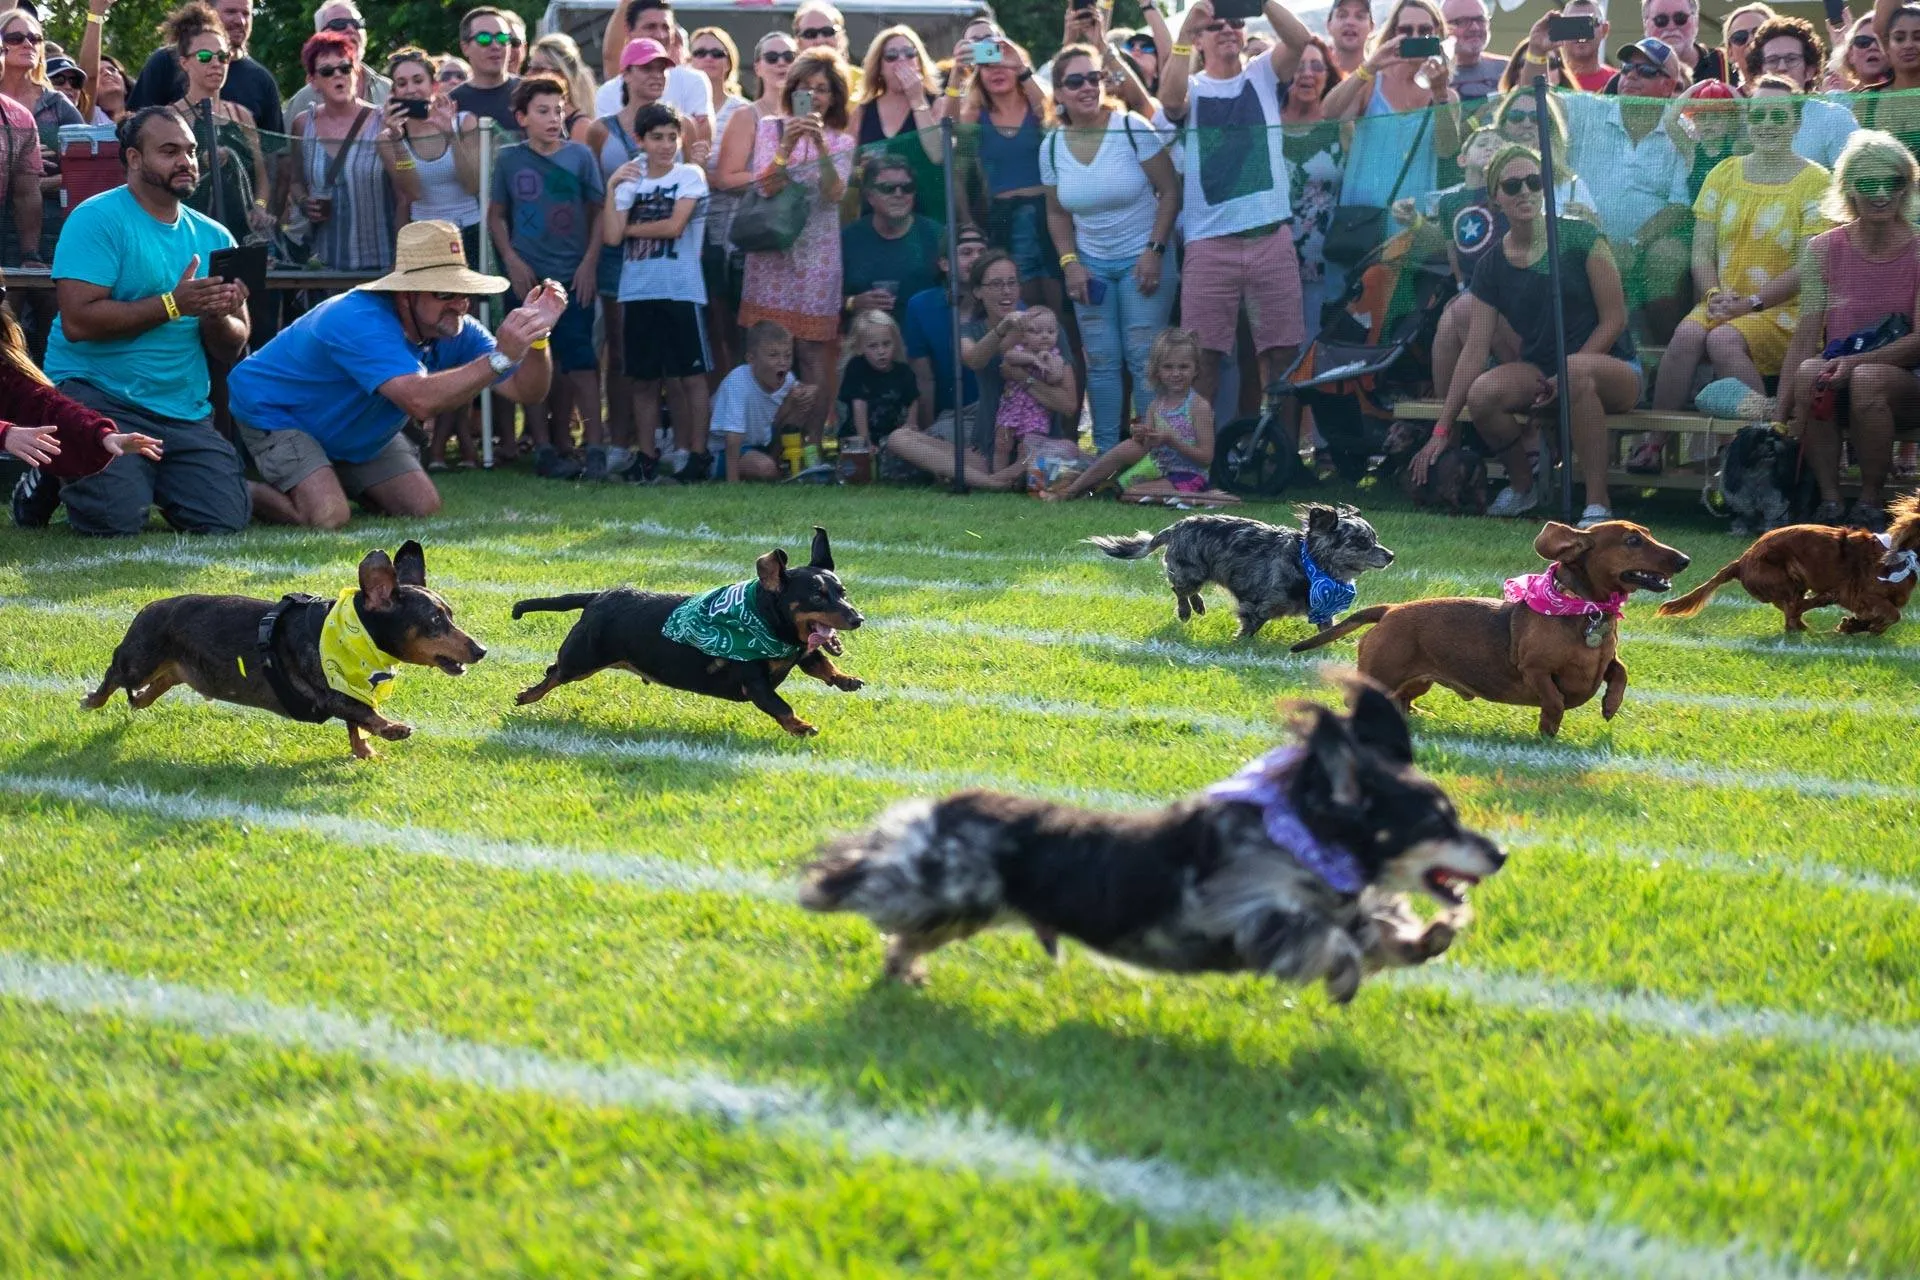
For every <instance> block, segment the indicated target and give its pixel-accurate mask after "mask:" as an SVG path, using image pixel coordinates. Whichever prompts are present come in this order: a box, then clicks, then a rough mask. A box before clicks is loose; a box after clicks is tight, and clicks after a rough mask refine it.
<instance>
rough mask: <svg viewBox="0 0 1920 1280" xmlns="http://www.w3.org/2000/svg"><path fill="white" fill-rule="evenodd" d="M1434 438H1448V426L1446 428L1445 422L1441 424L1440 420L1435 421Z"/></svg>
mask: <svg viewBox="0 0 1920 1280" xmlns="http://www.w3.org/2000/svg"><path fill="white" fill-rule="evenodd" d="M1433 438H1434V439H1435V440H1445V439H1446V438H1447V428H1446V426H1445V425H1443V424H1441V423H1438V422H1436V423H1434V424H1433Z"/></svg>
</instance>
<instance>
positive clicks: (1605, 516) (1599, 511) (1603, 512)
mask: <svg viewBox="0 0 1920 1280" xmlns="http://www.w3.org/2000/svg"><path fill="white" fill-rule="evenodd" d="M1611 519H1613V511H1612V509H1611V508H1609V507H1603V506H1601V505H1600V504H1599V503H1597V502H1589V503H1588V504H1587V506H1586V509H1585V510H1584V511H1582V512H1581V513H1580V519H1579V520H1577V521H1575V522H1574V526H1573V527H1574V528H1576V529H1591V528H1593V526H1595V525H1597V524H1602V523H1604V522H1606V521H1608V520H1611Z"/></svg>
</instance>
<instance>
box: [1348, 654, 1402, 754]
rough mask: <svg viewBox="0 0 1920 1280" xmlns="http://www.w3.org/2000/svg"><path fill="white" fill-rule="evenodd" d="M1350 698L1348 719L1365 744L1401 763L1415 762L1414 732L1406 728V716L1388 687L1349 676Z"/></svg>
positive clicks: (1359, 738) (1360, 677)
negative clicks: (1390, 694) (1389, 692)
mask: <svg viewBox="0 0 1920 1280" xmlns="http://www.w3.org/2000/svg"><path fill="white" fill-rule="evenodd" d="M1346 684H1347V697H1348V701H1349V703H1350V704H1351V706H1352V707H1353V710H1352V711H1351V712H1349V713H1348V715H1347V723H1348V724H1350V725H1351V726H1352V727H1353V736H1354V738H1355V739H1356V740H1357V741H1358V742H1359V743H1360V745H1361V746H1363V747H1369V748H1371V749H1372V750H1374V751H1378V752H1379V753H1380V754H1381V755H1383V756H1386V757H1387V758H1388V759H1390V760H1395V761H1398V762H1399V763H1401V764H1412V763H1413V735H1412V734H1411V733H1410V732H1408V729H1407V717H1406V716H1405V715H1404V714H1403V713H1402V712H1401V710H1400V707H1399V704H1398V703H1396V702H1394V700H1393V699H1392V698H1391V697H1390V696H1388V694H1387V691H1386V690H1385V689H1383V688H1381V687H1380V686H1379V685H1377V684H1375V683H1374V682H1373V681H1371V680H1369V679H1367V678H1366V677H1364V676H1358V675H1355V676H1349V677H1347V680H1346Z"/></svg>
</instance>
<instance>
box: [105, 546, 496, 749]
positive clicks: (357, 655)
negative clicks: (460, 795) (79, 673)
mask: <svg viewBox="0 0 1920 1280" xmlns="http://www.w3.org/2000/svg"><path fill="white" fill-rule="evenodd" d="M486 656H487V651H486V649H484V648H483V647H481V645H480V644H479V643H477V642H476V641H475V640H474V638H473V637H472V636H470V635H468V634H467V633H466V632H464V631H462V630H461V629H460V628H459V627H457V626H455V625H454V623H453V607H452V606H451V605H449V604H448V603H447V602H446V601H445V600H443V599H441V598H440V596H438V595H437V594H435V593H434V592H432V591H429V590H428V589H427V557H426V553H425V552H423V551H422V550H421V549H420V544H419V543H417V542H407V543H404V544H402V545H401V547H400V550H399V552H398V553H397V554H396V555H395V556H394V557H393V558H392V559H388V557H387V553H386V552H384V551H370V552H368V553H367V557H366V559H364V560H362V561H361V562H360V579H359V585H358V586H355V587H348V588H347V589H346V590H344V591H342V592H340V594H339V595H338V596H337V597H336V598H334V599H332V600H328V599H325V598H323V597H320V596H310V595H289V596H283V597H282V598H281V599H279V600H278V601H272V600H256V599H253V598H252V597H250V596H169V597H168V598H166V599H164V600H155V601H154V602H153V603H152V604H150V605H148V606H147V607H146V608H144V609H142V610H141V611H140V612H139V614H138V615H136V616H135V618H134V620H133V624H132V625H131V626H129V627H128V628H127V634H126V636H125V637H124V638H123V639H122V640H121V641H120V647H119V648H117V649H115V650H114V652H113V662H112V664H111V665H109V666H108V667H107V674H106V676H105V677H104V678H103V679H102V680H101V681H100V687H99V688H98V689H95V690H94V691H93V692H92V693H90V694H88V695H87V697H86V698H85V699H84V700H83V701H82V702H81V705H82V706H84V707H87V708H88V709H90V710H96V709H98V708H100V707H103V706H105V705H106V703H107V699H109V698H111V697H112V696H113V694H114V691H115V690H117V689H125V690H126V691H127V705H128V706H130V707H132V708H134V709H135V710H136V711H137V710H139V709H140V708H142V707H147V706H151V705H152V704H153V702H154V701H155V699H157V698H159V697H160V695H161V694H163V693H165V692H166V691H167V690H169V689H171V688H173V687H174V686H175V685H178V684H184V685H186V686H187V687H188V688H190V689H192V690H193V691H194V692H196V693H198V694H199V695H200V696H201V697H203V698H212V699H215V700H217V701H220V702H234V703H238V704H240V705H241V706H243V707H259V708H261V709H262V710H265V711H272V712H274V713H275V714H277V715H283V716H286V717H287V718H289V719H292V720H303V721H306V722H307V723H309V724H320V723H323V722H325V721H327V720H344V721H345V722H346V725H347V743H348V745H349V746H351V747H352V749H353V754H354V755H356V756H358V757H360V758H361V759H363V760H365V759H368V758H370V757H371V756H372V755H373V745H372V744H371V743H370V742H368V741H367V736H366V735H368V734H372V735H374V736H375V737H380V738H385V739H386V740H387V741H389V742H398V741H400V740H401V739H402V738H405V737H407V736H408V735H409V734H411V733H412V732H413V729H412V728H411V727H410V726H408V725H404V724H401V723H399V722H397V721H394V720H389V719H387V718H386V717H385V716H384V715H382V714H381V713H380V706H381V704H382V703H383V702H385V701H386V699H387V696H388V695H389V694H390V693H392V692H393V686H394V682H395V679H396V677H397V675H398V670H397V669H398V667H399V666H400V664H402V663H411V664H412V665H415V666H421V667H438V668H439V669H440V670H441V671H443V672H445V673H446V674H448V675H450V676H457V675H460V674H462V673H464V672H465V671H466V669H467V664H469V663H473V662H478V661H480V659H482V658H484V657H486Z"/></svg>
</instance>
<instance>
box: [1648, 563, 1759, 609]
mask: <svg viewBox="0 0 1920 1280" xmlns="http://www.w3.org/2000/svg"><path fill="white" fill-rule="evenodd" d="M1739 576H1740V562H1739V561H1738V560H1735V561H1734V562H1733V563H1732V564H1729V565H1728V566H1727V567H1726V568H1724V569H1722V570H1721V571H1720V572H1718V573H1716V574H1714V575H1713V576H1712V577H1711V578H1708V579H1707V580H1706V581H1705V582H1703V583H1701V584H1700V585H1699V586H1697V587H1695V588H1694V589H1693V590H1691V591H1689V592H1687V594H1685V595H1683V596H1675V597H1674V598H1673V599H1671V600H1669V601H1667V602H1666V603H1665V604H1663V605H1661V606H1660V609H1659V613H1660V616H1661V617H1663V618H1691V617H1692V616H1693V615H1694V614H1696V613H1698V612H1700V611H1701V610H1702V609H1704V608H1706V607H1707V601H1708V600H1710V599H1712V598H1713V593H1714V592H1716V591H1718V590H1719V589H1720V588H1722V587H1724V586H1726V585H1727V584H1728V583H1729V582H1732V581H1734V580H1735V579H1737V578H1738V577H1739Z"/></svg>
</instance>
